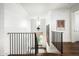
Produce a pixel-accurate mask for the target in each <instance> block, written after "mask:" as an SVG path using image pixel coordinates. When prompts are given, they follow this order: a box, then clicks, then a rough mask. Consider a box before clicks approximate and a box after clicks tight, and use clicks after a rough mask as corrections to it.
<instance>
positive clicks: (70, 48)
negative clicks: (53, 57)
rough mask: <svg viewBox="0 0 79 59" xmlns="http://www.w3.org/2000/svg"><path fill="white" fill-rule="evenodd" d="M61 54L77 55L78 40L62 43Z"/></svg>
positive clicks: (78, 48) (78, 51) (78, 49)
mask: <svg viewBox="0 0 79 59" xmlns="http://www.w3.org/2000/svg"><path fill="white" fill-rule="evenodd" d="M63 56H79V42H75V43H70V42H69V43H68V42H67V43H64V44H63Z"/></svg>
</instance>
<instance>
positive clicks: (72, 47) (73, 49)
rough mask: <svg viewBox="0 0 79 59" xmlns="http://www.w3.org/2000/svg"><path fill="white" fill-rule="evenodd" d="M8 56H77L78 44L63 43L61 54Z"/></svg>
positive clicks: (78, 52)
mask: <svg viewBox="0 0 79 59" xmlns="http://www.w3.org/2000/svg"><path fill="white" fill-rule="evenodd" d="M10 56H79V42H75V43H70V42H66V43H63V54H55V53H47V52H46V53H41V54H37V55H34V54H32V55H10Z"/></svg>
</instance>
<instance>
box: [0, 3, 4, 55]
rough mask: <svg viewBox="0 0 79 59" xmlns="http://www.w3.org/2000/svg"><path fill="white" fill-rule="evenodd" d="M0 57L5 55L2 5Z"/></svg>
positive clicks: (1, 6) (0, 14)
mask: <svg viewBox="0 0 79 59" xmlns="http://www.w3.org/2000/svg"><path fill="white" fill-rule="evenodd" d="M0 55H4V5H3V4H1V3H0Z"/></svg>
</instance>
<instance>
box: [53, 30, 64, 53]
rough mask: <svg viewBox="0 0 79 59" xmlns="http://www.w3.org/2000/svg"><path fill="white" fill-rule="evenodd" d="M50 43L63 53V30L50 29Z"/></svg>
mask: <svg viewBox="0 0 79 59" xmlns="http://www.w3.org/2000/svg"><path fill="white" fill-rule="evenodd" d="M52 43H53V44H54V46H55V47H56V48H57V49H58V50H59V51H60V53H61V54H63V32H55V31H52Z"/></svg>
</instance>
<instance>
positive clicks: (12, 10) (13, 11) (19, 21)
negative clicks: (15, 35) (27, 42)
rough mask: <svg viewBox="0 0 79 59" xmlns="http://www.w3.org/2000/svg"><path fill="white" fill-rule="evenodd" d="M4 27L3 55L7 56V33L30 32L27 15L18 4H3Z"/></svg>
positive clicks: (29, 22)
mask: <svg viewBox="0 0 79 59" xmlns="http://www.w3.org/2000/svg"><path fill="white" fill-rule="evenodd" d="M4 19H5V22H4V27H5V55H8V54H9V51H10V50H9V46H10V45H9V35H8V34H7V33H8V32H31V21H30V20H29V16H28V13H27V12H26V11H25V10H24V9H23V8H22V7H21V5H20V4H15V3H13V4H12V3H11V4H5V9H4Z"/></svg>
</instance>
